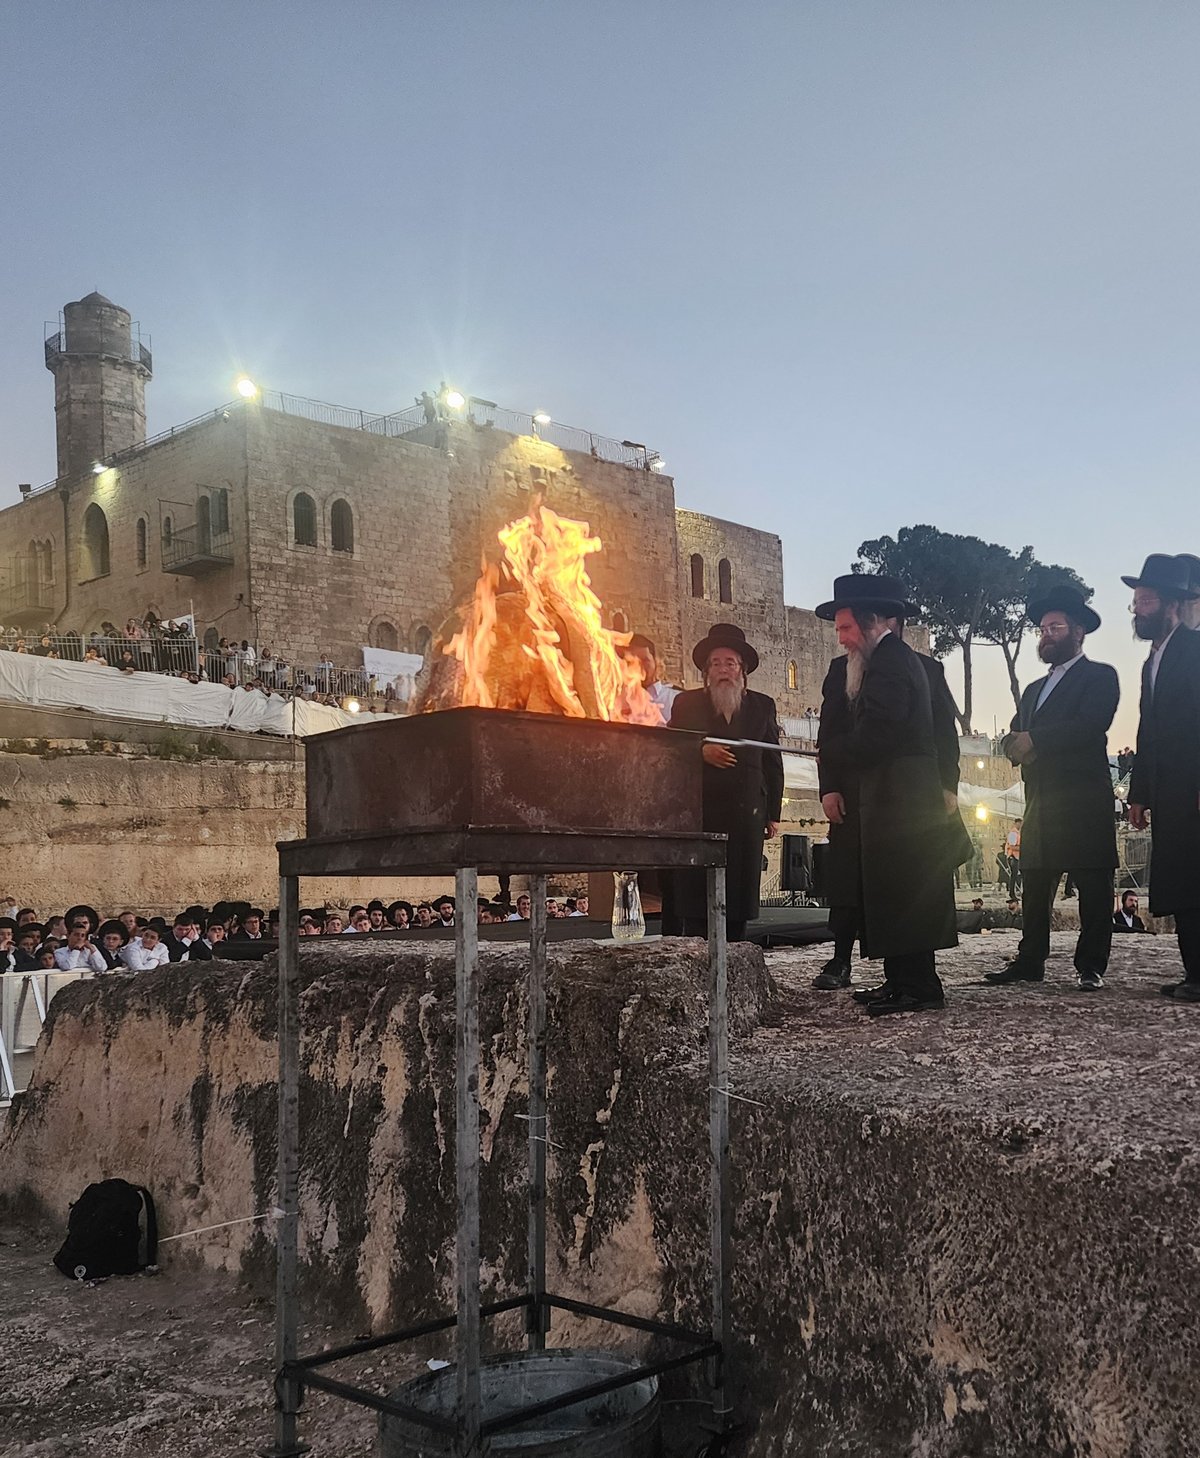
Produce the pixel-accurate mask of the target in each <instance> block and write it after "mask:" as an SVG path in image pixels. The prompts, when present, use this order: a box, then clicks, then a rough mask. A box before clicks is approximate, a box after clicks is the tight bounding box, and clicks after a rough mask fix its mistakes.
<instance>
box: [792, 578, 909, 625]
mask: <svg viewBox="0 0 1200 1458" xmlns="http://www.w3.org/2000/svg"><path fill="white" fill-rule="evenodd" d="M865 603H877V604H878V605H879V606H880V607H886V608H891V609H893V611H892V612H890V613H889V614H888V616H889V617H897V618H906V617H908V616H909V615H910V614H911V613H912V611H913V608H912V606H911V604H910V603H908V602H907V601H906V599H905V595H904V584H903V582H901V581H900V579H899V578H898V577H882V576H879V575H877V574H876V573H873V572H847V573H846V575H845V576H844V577H835V578H834V579H833V596H832V597H831V598H830V600H829V601H828V602H823V603H821V605H820V606H819V607H818V608H816V609H815V612H816V614H817V617H819V618H824V619H825V621H826V622H829V623H831V622H833V620H834V618H835V617H836V616H837V611H838V608H848V607H862V606H863V604H865Z"/></svg>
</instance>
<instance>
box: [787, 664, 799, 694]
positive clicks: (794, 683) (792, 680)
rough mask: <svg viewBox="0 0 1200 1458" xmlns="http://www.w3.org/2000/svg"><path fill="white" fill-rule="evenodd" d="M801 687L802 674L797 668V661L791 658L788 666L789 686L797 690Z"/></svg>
mask: <svg viewBox="0 0 1200 1458" xmlns="http://www.w3.org/2000/svg"><path fill="white" fill-rule="evenodd" d="M799 685H800V673H799V670H798V669H797V667H796V660H795V659H794V658H790V659H788V666H787V686H788V688H790V689H796V688H798V687H799Z"/></svg>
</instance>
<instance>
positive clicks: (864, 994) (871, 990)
mask: <svg viewBox="0 0 1200 1458" xmlns="http://www.w3.org/2000/svg"><path fill="white" fill-rule="evenodd" d="M892 991H893V988H892V984H891V983H890V982H881V983H880V984H879V986H878V987H860V988H859V989H858V991H857V992H852V993H851V994H850V996H851V997H852V998H853V999H854V1001H855V1002H858V1003H864V1004H866V1003H872V1002H878V1001H879V999H880V998H881V997H891V995H892Z"/></svg>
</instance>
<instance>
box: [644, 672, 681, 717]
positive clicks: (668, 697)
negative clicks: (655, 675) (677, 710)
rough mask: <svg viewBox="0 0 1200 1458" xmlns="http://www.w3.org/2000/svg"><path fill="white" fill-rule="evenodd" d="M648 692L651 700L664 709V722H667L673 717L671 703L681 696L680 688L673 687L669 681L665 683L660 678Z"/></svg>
mask: <svg viewBox="0 0 1200 1458" xmlns="http://www.w3.org/2000/svg"><path fill="white" fill-rule="evenodd" d="M646 693H647V694H648V695H649V698H650V702H651V703H652V704H657V705H658V707H659V708H660V709H661V710H662V716H663V722H664V723H666V722H667V721H668V720H669V719H670V717H671V705H672V704H674V702H675V700H676V699H677V698H678V697H679V694H680V690H679V689H677V688H673V687H672V686H671V685H670V684H669V683H663V681H662V680H661V679H660V680H659V681H658V682H657V683H652V684H651V685H650V687H649V688H648V689H647V690H646Z"/></svg>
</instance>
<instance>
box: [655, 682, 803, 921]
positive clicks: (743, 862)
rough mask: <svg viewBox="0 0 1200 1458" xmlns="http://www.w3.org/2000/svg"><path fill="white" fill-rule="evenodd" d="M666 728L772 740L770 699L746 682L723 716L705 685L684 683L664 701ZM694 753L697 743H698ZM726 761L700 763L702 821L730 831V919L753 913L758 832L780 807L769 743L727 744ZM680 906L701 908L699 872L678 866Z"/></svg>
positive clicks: (779, 776) (686, 911) (687, 911)
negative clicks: (729, 758)
mask: <svg viewBox="0 0 1200 1458" xmlns="http://www.w3.org/2000/svg"><path fill="white" fill-rule="evenodd" d="M671 728H672V729H692V730H696V731H699V732H700V733H702V734H709V735H712V736H713V737H715V738H717V739H760V740H765V741H766V742H767V743H768V744H778V743H779V722H778V720H777V718H776V715H775V700H774V699H771V698H768V697H767V695H766V694H758V693H754V692H753V691H750V690H748V691H747V693H746V697H745V699H744V700H743V701H742V707H741V708H740V709H739V710H738V712H737V713H736V714H735V715H734V716H733V719H732V720H731V721H730V722H728V723H727V722H726V721H725V720H724V719H723V718H722V717H721V715H720V714H718V713H717V711H716V710H715V709H714V708H713V706H712V700H711V699H710V698H709V696H708V691H707V690H706V689H685V690H684V692H683V693H681V694H677V695H676V698H675V702H674V704H673V705H672V707H671ZM697 753H699V750H697ZM732 753H733V754H735V755H736V756H737V764H736V765H734V766H733V767H732V768H731V769H716V768H714V766H712V765H710V764H706V765H705V766H704V789H703V794H704V829H705V830H706V831H711V832H715V833H717V834H721V835H727V836H728V837H729V846H728V849H727V851H726V856H727V860H726V874H725V894H726V905H727V907H728V911H727V913H726V914H727V916H728V919H729V920H730V921H751V920H753V918H754V917H756V916H757V915H758V893H759V884H760V882H761V880H762V858H763V835H764V832H765V830H766V825H767V822H768V821H770V820H778V819H779V816H780V813H781V811H782V808H783V756H782V755H781V754H776V753H774V752H773V751H772V750H769V749H750V748H740V749H734V750H733V751H732ZM676 884H677V888H678V889H677V895H678V897H679V910H680V912H681V914H682V915H683V916H685V917H687V918H688V919H689V920H690V919H692V918H695V919H697V920H699V919H701V918H703V917H705V916H707V914H708V895H707V889H706V881H705V877H704V876H703V875H696V874H693V873H691V872H684V873H683V874H682V875H680V877H679V878H678V881H677V883H676Z"/></svg>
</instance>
